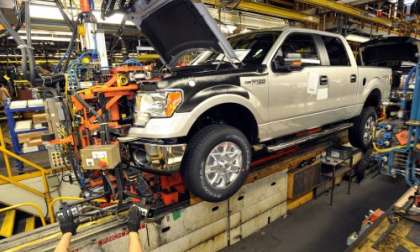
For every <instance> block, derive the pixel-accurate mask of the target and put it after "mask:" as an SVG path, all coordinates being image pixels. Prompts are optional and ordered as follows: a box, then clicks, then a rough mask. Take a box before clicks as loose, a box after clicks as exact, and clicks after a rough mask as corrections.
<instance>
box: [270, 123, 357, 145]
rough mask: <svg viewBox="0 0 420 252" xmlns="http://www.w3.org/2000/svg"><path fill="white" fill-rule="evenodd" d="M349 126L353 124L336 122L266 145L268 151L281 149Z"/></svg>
mask: <svg viewBox="0 0 420 252" xmlns="http://www.w3.org/2000/svg"><path fill="white" fill-rule="evenodd" d="M351 126H353V123H342V124H338V125H334V126H331V127H329V128H325V129H324V130H322V131H320V132H317V133H313V134H310V135H307V136H302V137H298V138H294V139H291V140H279V141H277V142H276V143H274V144H272V145H268V146H267V150H268V151H269V152H274V151H278V150H282V149H285V148H289V147H292V146H295V145H298V144H302V143H305V142H308V141H311V140H315V139H317V138H320V137H324V136H328V135H331V134H334V133H337V132H339V131H342V130H345V129H348V128H350V127H351Z"/></svg>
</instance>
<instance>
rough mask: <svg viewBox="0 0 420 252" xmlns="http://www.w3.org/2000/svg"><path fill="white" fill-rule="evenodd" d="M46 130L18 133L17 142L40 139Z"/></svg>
mask: <svg viewBox="0 0 420 252" xmlns="http://www.w3.org/2000/svg"><path fill="white" fill-rule="evenodd" d="M47 133H48V131H47V130H46V131H34V132H30V133H23V134H18V140H19V143H27V142H30V141H31V140H35V139H41V136H42V135H44V134H47Z"/></svg>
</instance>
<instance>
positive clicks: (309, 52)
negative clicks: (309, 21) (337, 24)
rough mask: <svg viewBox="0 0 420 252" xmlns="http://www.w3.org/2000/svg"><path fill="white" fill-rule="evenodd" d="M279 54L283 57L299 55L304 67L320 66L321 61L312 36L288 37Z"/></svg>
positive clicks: (293, 35)
mask: <svg viewBox="0 0 420 252" xmlns="http://www.w3.org/2000/svg"><path fill="white" fill-rule="evenodd" d="M281 53H282V56H283V57H286V56H287V54H289V53H300V55H301V56H302V63H303V65H304V66H314V65H315V66H318V65H321V60H320V58H319V54H318V50H317V47H316V45H315V41H314V38H313V36H312V35H308V34H303V33H293V34H291V35H289V36H288V37H287V38H286V40H285V41H284V42H283V44H282V46H281Z"/></svg>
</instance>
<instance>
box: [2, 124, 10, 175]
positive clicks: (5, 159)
mask: <svg viewBox="0 0 420 252" xmlns="http://www.w3.org/2000/svg"><path fill="white" fill-rule="evenodd" d="M0 147H2V148H4V149H6V144H5V143H4V136H3V129H2V128H1V126H0ZM2 153H3V160H4V165H5V166H6V172H7V176H8V177H9V178H10V177H11V176H13V173H12V167H11V166H10V160H9V156H7V154H6V153H4V152H2Z"/></svg>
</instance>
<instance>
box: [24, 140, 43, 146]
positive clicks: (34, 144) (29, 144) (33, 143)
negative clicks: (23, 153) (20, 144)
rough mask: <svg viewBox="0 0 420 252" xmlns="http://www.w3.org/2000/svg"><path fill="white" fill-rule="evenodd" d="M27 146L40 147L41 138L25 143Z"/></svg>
mask: <svg viewBox="0 0 420 252" xmlns="http://www.w3.org/2000/svg"><path fill="white" fill-rule="evenodd" d="M27 144H28V147H34V146H40V145H42V139H41V138H36V139H33V140H31V141H29V142H27Z"/></svg>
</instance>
